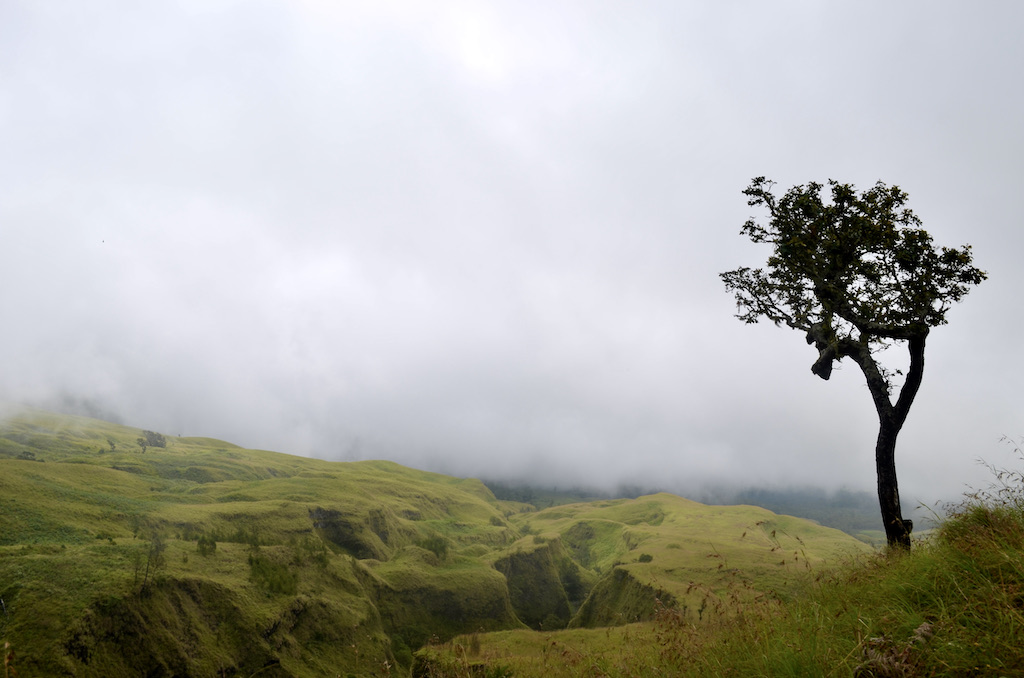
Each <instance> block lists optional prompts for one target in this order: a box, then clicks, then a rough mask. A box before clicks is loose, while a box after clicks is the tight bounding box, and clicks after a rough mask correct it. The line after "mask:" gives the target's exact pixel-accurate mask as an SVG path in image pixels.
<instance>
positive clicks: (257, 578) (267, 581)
mask: <svg viewBox="0 0 1024 678" xmlns="http://www.w3.org/2000/svg"><path fill="white" fill-rule="evenodd" d="M249 571H250V576H251V578H252V580H253V582H255V584H256V585H257V586H259V587H260V588H261V589H263V590H264V591H266V592H268V593H279V594H283V595H295V592H296V591H297V590H298V587H299V576H298V575H297V574H296V573H294V572H291V571H290V570H289V569H288V566H287V565H283V564H281V563H278V562H276V561H275V560H272V559H271V558H269V557H266V556H262V555H259V554H252V555H250V556H249Z"/></svg>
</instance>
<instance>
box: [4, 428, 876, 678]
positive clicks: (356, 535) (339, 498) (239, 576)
mask: <svg viewBox="0 0 1024 678" xmlns="http://www.w3.org/2000/svg"><path fill="white" fill-rule="evenodd" d="M867 548H868V547H867V546H865V545H864V544H863V543H861V542H858V541H857V540H855V539H853V538H852V537H850V536H848V535H846V534H843V533H842V532H839V531H838V530H834V529H830V528H827V527H823V526H820V525H817V524H815V523H813V522H809V521H806V520H801V519H797V518H791V517H786V516H780V515H776V514H775V513H772V512H770V511H767V510H765V509H761V508H757V507H753V506H715V507H711V506H706V505H703V504H699V503H696V502H692V501H688V500H685V499H682V498H680V497H676V496H673V495H668V494H656V495H650V496H642V497H637V498H634V499H614V500H612V499H603V500H600V501H592V502H576V503H571V504H563V505H560V506H552V507H551V508H546V509H544V510H537V509H536V507H535V506H533V505H531V504H529V503H527V502H523V501H513V500H507V499H501V498H499V497H497V496H495V493H494V492H492V491H491V490H490V489H488V487H487V486H485V485H484V484H483V483H481V482H480V481H478V480H473V479H464V478H455V477H451V476H445V475H440V474H435V473H427V472H423V471H417V470H414V469H410V468H406V467H403V466H399V465H398V464H394V463H390V462H383V461H367V462H352V463H342V462H327V461H322V460H317V459H308V458H303V457H296V456H291V455H287V454H281V453H277V452H268V451H262V450H248V449H242V448H240V447H237V446H235V445H232V444H230V443H227V442H224V441H218V440H213V439H208V438H180V437H170V436H165V435H164V434H161V433H159V432H152V431H143V430H140V429H136V428H132V427H128V426H122V425H119V424H114V423H110V422H105V421H100V420H96V419H90V418H87V417H80V416H71V415H57V414H53V413H49V412H44V411H40V410H31V409H23V410H21V411H20V412H19V413H17V414H16V415H14V416H9V417H8V418H7V419H6V420H4V421H3V422H0V639H2V640H5V641H7V642H10V643H11V646H12V648H13V651H14V652H15V656H16V657H17V669H18V671H19V675H22V676H32V675H75V676H112V675H140V674H145V675H149V676H154V677H155V676H201V675H202V676H205V675H222V674H226V675H253V674H257V673H258V675H260V676H296V677H298V676H320V675H334V674H336V673H341V674H343V675H344V674H346V673H352V674H376V673H384V672H386V671H388V670H390V669H385V666H391V667H395V666H402V667H408V666H409V665H410V663H411V661H412V652H413V651H414V650H415V649H417V648H418V647H420V646H421V645H423V644H424V643H426V642H428V641H431V640H446V639H449V638H451V637H453V636H455V635H457V634H460V633H467V632H476V631H490V630H500V629H516V628H527V627H532V628H545V629H551V628H561V627H565V626H583V627H588V626H590V627H592V626H602V625H617V624H622V623H626V622H630V621H634V620H637V619H648V618H651V617H652V616H653V615H654V614H655V613H656V611H657V609H658V607H659V606H665V605H675V606H680V607H687V606H691V607H697V606H699V605H701V600H706V599H707V596H708V595H715V594H714V592H715V591H716V590H718V589H719V588H720V587H721V585H722V584H723V582H726V581H727V580H728V581H743V582H744V585H745V587H746V588H747V589H748V590H750V591H751V592H756V591H767V590H771V591H776V592H782V591H784V590H785V588H786V586H787V581H788V579H789V575H790V574H791V573H793V572H796V571H798V570H800V569H806V568H808V567H816V566H817V565H818V564H819V563H822V562H825V561H828V560H831V559H835V558H838V557H840V555H841V554H846V553H855V552H863V551H865V550H867ZM754 594H755V593H752V595H754ZM701 596H703V598H701Z"/></svg>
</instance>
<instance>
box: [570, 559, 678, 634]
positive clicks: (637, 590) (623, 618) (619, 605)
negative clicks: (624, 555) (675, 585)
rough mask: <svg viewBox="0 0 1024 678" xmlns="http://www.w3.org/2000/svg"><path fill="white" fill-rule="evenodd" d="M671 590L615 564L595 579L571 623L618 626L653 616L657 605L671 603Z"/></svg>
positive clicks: (649, 618)
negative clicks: (601, 576)
mask: <svg viewBox="0 0 1024 678" xmlns="http://www.w3.org/2000/svg"><path fill="white" fill-rule="evenodd" d="M675 602H676V601H675V598H674V597H673V596H672V594H670V593H668V592H666V591H664V590H662V589H659V588H657V587H655V586H652V585H651V584H645V583H643V582H642V581H640V580H638V579H637V578H636V577H635V576H634V575H633V574H632V573H631V572H630V571H629V570H628V569H626V568H622V567H617V568H615V569H613V570H612V571H611V573H610V574H609V575H608V576H607V577H605V578H604V579H602V580H601V581H599V582H598V583H597V585H596V586H595V587H594V589H593V590H592V591H591V592H590V596H589V597H588V598H587V599H586V601H585V602H584V603H583V605H582V606H581V607H580V609H579V612H577V613H576V616H574V617H573V618H572V620H571V621H570V622H569V626H571V627H574V628H575V627H594V626H619V625H621V624H630V623H632V622H638V621H649V620H651V619H654V616H655V614H657V611H658V609H659V606H660V605H664V606H665V607H669V608H671V607H673V606H674V605H675Z"/></svg>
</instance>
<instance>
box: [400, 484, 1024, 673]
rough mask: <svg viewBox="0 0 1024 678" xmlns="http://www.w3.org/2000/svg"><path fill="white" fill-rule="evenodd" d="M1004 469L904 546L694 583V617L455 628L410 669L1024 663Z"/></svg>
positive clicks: (1022, 505) (1022, 589) (1023, 533)
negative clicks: (826, 563) (754, 582)
mask: <svg viewBox="0 0 1024 678" xmlns="http://www.w3.org/2000/svg"><path fill="white" fill-rule="evenodd" d="M1001 479H1002V481H1003V482H1002V484H1000V485H999V487H998V491H995V492H984V493H978V494H975V495H973V496H971V497H968V498H967V499H966V500H965V501H964V503H963V504H961V505H960V506H957V507H954V508H953V509H951V511H950V514H949V516H948V517H947V518H946V520H945V521H944V522H943V523H942V524H941V525H940V526H939V528H938V529H937V530H935V531H934V532H933V534H932V535H931V536H930V537H929V538H928V539H927V540H926V541H921V542H918V543H917V544H916V545H915V547H914V548H913V550H912V551H911V552H910V553H903V552H897V553H891V554H888V555H887V554H870V555H866V556H860V557H858V558H855V559H853V560H849V561H847V562H845V564H843V565H841V566H831V567H821V568H820V569H819V568H811V569H810V570H808V571H806V572H805V573H804V574H803V575H801V577H800V578H799V580H798V581H796V582H794V584H793V586H792V587H790V588H789V590H788V592H787V593H786V595H779V594H778V593H777V592H773V593H769V594H764V593H756V594H753V595H751V594H752V590H751V589H750V586H749V584H747V583H744V582H742V581H740V580H739V579H737V580H735V581H734V582H733V583H732V584H731V585H729V586H727V587H725V588H717V589H714V590H712V589H706V588H705V589H702V590H701V594H702V595H703V596H704V597H705V600H706V601H707V602H706V609H705V613H704V615H703V616H704V619H703V621H701V622H698V620H697V619H696V616H697V615H696V614H695V612H696V611H695V610H694V609H693V608H692V607H690V608H688V609H680V608H678V607H675V608H669V607H662V608H661V609H659V611H658V613H657V614H656V615H655V618H654V619H653V620H651V621H647V622H644V623H638V624H632V625H628V626H622V627H618V628H609V629H604V630H596V629H575V630H567V631H556V632H536V631H532V632H527V631H507V632H502V633H498V634H480V635H475V636H474V635H469V636H460V637H458V638H456V639H454V640H453V641H452V642H451V643H449V644H447V645H443V646H434V647H431V648H427V649H425V650H423V651H422V652H421V653H420V654H419V655H418V661H419V663H420V667H419V670H420V671H421V673H422V674H423V675H431V676H434V677H435V678H443V677H446V676H449V677H453V678H454V677H462V676H469V675H484V674H486V672H492V673H493V674H494V675H516V676H521V677H526V676H544V677H545V678H562V677H565V678H579V677H583V676H607V677H618V676H622V677H626V676H630V677H644V676H664V675H673V676H710V675H714V676H880V677H896V676H1024V643H1022V639H1024V477H1022V475H1021V474H1020V473H1018V472H1015V473H1009V474H1006V473H1004V474H1003V476H1002V478H1001ZM1007 479H1009V482H1007ZM774 529H776V530H778V528H777V527H776V528H774ZM776 534H777V535H778V532H776ZM655 558H657V556H655Z"/></svg>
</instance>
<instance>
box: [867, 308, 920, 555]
mask: <svg viewBox="0 0 1024 678" xmlns="http://www.w3.org/2000/svg"><path fill="white" fill-rule="evenodd" d="M927 337H928V328H927V327H925V328H921V329H920V330H919V332H918V334H916V335H914V336H912V337H911V338H910V341H909V343H908V350H909V351H910V371H909V372H908V373H907V379H906V381H905V382H904V383H903V388H902V389H900V394H899V398H897V400H896V404H895V405H893V403H892V400H890V398H889V380H888V379H887V378H886V377H885V376H884V375H883V373H882V371H881V370H879V368H878V364H877V363H876V362H875V360H874V358H873V357H872V356H871V351H870V350H869V348H868V345H867V343H866V342H864V343H862V344H861V345H860V346H857V347H854V348H853V349H851V350H850V352H849V355H851V356H852V357H853V358H854V360H856V361H857V364H858V365H859V366H860V368H861V371H862V372H863V373H864V377H865V378H866V379H867V384H868V391H870V392H871V398H872V400H874V402H875V411H876V412H878V440H877V442H876V443H875V472H876V474H877V476H878V506H879V508H880V509H881V511H882V525H883V526H884V527H885V540H886V542H888V544H889V546H890V547H897V548H901V549H909V548H910V532H911V530H912V529H913V527H914V524H913V522H911V521H909V520H904V519H903V513H902V511H901V509H900V491H899V485H898V483H897V482H896V436H898V435H899V433H900V429H902V428H903V422H905V421H906V420H907V413H908V412H910V406H911V404H913V402H914V397H915V396H916V395H917V391H918V389H919V388H920V387H921V379H922V376H923V375H924V347H925V340H926V339H927Z"/></svg>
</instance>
